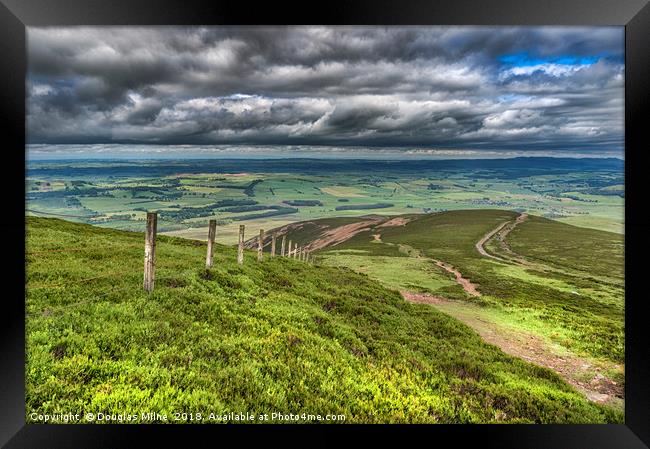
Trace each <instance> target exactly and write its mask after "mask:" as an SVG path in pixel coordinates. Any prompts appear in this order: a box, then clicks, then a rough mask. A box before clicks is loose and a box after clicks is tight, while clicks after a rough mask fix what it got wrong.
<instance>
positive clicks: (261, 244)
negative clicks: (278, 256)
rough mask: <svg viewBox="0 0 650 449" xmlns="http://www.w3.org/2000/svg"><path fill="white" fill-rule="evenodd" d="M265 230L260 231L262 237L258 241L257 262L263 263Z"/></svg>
mask: <svg viewBox="0 0 650 449" xmlns="http://www.w3.org/2000/svg"><path fill="white" fill-rule="evenodd" d="M263 249H264V229H260V237H259V238H258V239H257V261H258V262H261V261H262V259H264V253H263V252H262V250H263Z"/></svg>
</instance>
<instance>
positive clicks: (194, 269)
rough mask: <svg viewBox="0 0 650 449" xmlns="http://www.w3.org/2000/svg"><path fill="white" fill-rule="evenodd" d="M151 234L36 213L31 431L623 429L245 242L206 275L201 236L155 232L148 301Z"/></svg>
mask: <svg viewBox="0 0 650 449" xmlns="http://www.w3.org/2000/svg"><path fill="white" fill-rule="evenodd" d="M506 215H507V214H506ZM487 220H488V221H490V222H494V221H496V220H497V217H492V218H488V219H487ZM430 225H431V224H425V225H423V228H422V229H423V230H424V229H426V228H427V227H429V226H430ZM396 229H397V228H396ZM479 231H480V229H478V228H477V229H475V230H473V231H471V232H470V231H469V230H468V231H467V232H468V235H469V234H471V236H472V237H474V235H475V234H477V233H480V232H479ZM386 238H390V239H391V240H395V241H396V242H397V241H399V239H401V238H402V237H400V234H399V233H395V234H394V235H391V236H390V237H389V236H388V235H386ZM143 240H144V239H143V235H142V234H141V233H129V232H124V231H117V230H108V229H100V228H97V227H93V226H89V225H84V224H74V223H70V222H66V221H62V220H58V219H46V218H32V217H28V218H27V298H26V313H27V322H26V337H27V357H26V414H27V417H26V419H27V421H28V422H31V421H30V414H31V413H32V412H37V413H65V412H69V411H74V412H79V413H81V414H85V413H87V412H92V413H95V414H96V413H99V412H102V413H113V414H117V413H121V414H139V413H142V412H157V413H167V414H169V415H172V414H173V413H174V412H187V413H194V414H196V413H202V414H203V415H204V416H205V415H207V414H209V413H215V414H225V413H229V412H233V413H239V412H244V413H246V412H248V413H255V414H260V413H269V414H270V413H273V412H281V413H294V414H296V413H303V412H305V413H311V414H321V415H325V414H328V413H331V414H345V415H346V422H430V423H469V422H473V423H478V422H481V423H485V422H531V423H532V422H537V423H564V422H570V423H603V422H622V419H623V417H622V413H620V412H617V411H615V410H613V409H611V408H609V407H606V406H602V405H598V404H594V403H592V402H589V401H587V400H586V399H585V398H584V397H583V396H582V395H581V394H580V393H578V392H577V391H576V390H575V389H574V388H573V387H571V386H570V385H568V384H567V383H565V382H564V381H563V380H562V379H561V378H560V377H559V376H558V375H557V374H555V373H554V372H552V371H551V370H549V369H545V368H541V367H538V366H536V365H533V364H530V363H527V362H524V361H522V360H520V359H518V358H515V357H512V356H509V355H507V354H505V353H504V352H502V351H501V350H500V349H498V348H497V347H495V346H492V345H489V344H486V343H484V342H483V340H482V339H481V338H480V336H479V335H478V334H477V333H475V332H474V331H473V330H472V329H471V328H469V327H468V326H465V325H463V324H462V323H460V322H459V321H457V320H455V319H454V318H452V317H450V316H448V315H446V314H444V313H441V312H439V311H437V310H436V309H435V308H432V307H429V306H427V305H421V304H411V303H408V302H406V301H404V300H403V299H402V297H401V296H400V295H399V293H398V292H396V291H394V290H389V289H387V288H386V287H384V286H382V285H381V284H380V283H378V282H376V281H374V280H373V279H371V278H370V277H369V276H366V275H362V274H357V273H354V272H353V271H351V270H349V269H345V268H333V267H326V266H311V265H308V264H305V263H301V262H298V261H294V260H289V259H285V258H275V259H270V258H268V257H267V258H266V259H265V260H264V261H263V262H261V263H258V262H257V261H256V260H255V254H254V253H253V252H250V253H249V252H247V254H246V260H245V264H244V265H243V266H238V265H237V264H236V263H235V260H236V257H235V250H234V248H230V247H224V246H220V245H217V249H216V251H215V267H214V268H213V269H211V270H209V271H208V270H205V269H204V267H203V264H204V257H205V256H204V253H205V245H204V244H203V243H201V242H196V241H189V240H184V239H178V238H171V237H159V238H158V244H157V268H156V270H157V272H156V275H157V281H156V289H155V291H154V292H153V293H152V294H151V295H147V294H146V293H144V291H143V290H142V288H141V283H142V263H143ZM400 254H401V253H400ZM451 254H452V252H451V250H450V255H451ZM455 256H456V257H458V258H459V260H460V258H462V257H464V256H463V253H462V251H461V252H459V253H458V254H455Z"/></svg>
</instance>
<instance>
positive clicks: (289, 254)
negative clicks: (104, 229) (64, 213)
mask: <svg viewBox="0 0 650 449" xmlns="http://www.w3.org/2000/svg"><path fill="white" fill-rule="evenodd" d="M60 215H61V214H60ZM155 215H156V214H155V213H148V214H147V218H148V226H147V232H145V242H144V243H145V244H144V246H143V245H142V244H126V245H110V244H109V245H107V246H105V247H103V248H102V251H110V250H114V251H115V250H123V249H133V248H140V249H143V250H144V256H145V257H144V275H142V274H140V275H138V277H140V276H142V277H140V279H143V283H141V284H140V286H141V287H142V285H143V284H144V289H143V290H144V291H146V292H148V293H151V291H153V285H154V279H155V281H156V282H159V283H161V282H162V283H166V282H169V281H172V280H176V279H175V278H171V277H170V278H167V277H164V276H163V277H160V276H156V277H154V269H155V268H156V265H159V264H156V263H155V249H156V242H155V240H156V223H157V219H156V217H155ZM209 226H210V228H212V230H211V231H210V232H209V234H208V239H209V240H210V239H211V242H209V245H208V255H207V257H206V265H205V267H206V268H211V267H212V257H213V253H212V249H211V246H212V244H213V243H214V236H215V232H216V229H215V226H216V223H215V222H214V220H211V221H210V225H209ZM262 236H264V231H262ZM243 237H244V225H241V227H240V243H239V250H238V251H239V252H242V254H243V247H244V239H243ZM276 237H277V235H274V234H271V238H270V239H269V240H268V241H264V240H265V239H263V240H262V241H261V244H260V239H259V238H254V239H251V240H250V241H249V242H246V244H247V246H253V248H251V249H255V247H257V250H258V260H260V257H259V254H260V253H261V251H262V250H263V249H264V248H267V247H269V246H271V247H274V249H276V251H277V250H278V245H273V243H274V240H275V239H276ZM275 243H279V242H278V241H277V240H276V242H275ZM195 248H196V249H202V250H203V248H204V247H203V246H202V245H201V246H195ZM94 249H96V247H94V246H88V247H83V248H79V247H71V248H70V247H68V248H60V247H57V248H45V249H40V248H39V249H38V250H36V251H30V250H28V251H27V252H26V254H27V256H34V257H36V256H43V255H47V254H61V253H70V254H79V253H81V252H88V253H89V255H91V254H93V250H94ZM298 251H300V253H299V254H300V255H299V256H298ZM266 254H268V253H266ZM274 256H279V257H282V256H284V257H285V258H293V259H296V260H301V261H304V262H311V261H312V260H313V259H310V258H309V256H310V254H309V251H307V250H306V249H305V248H304V247H301V248H298V246H297V245H296V246H294V247H293V249H292V248H287V251H286V253H284V254H274ZM169 257H176V256H174V255H171V254H170V255H169ZM174 260H176V259H174ZM198 260H200V259H198V258H197V261H198ZM131 262H133V261H131ZM29 263H35V261H33V260H31V261H29ZM238 263H243V257H242V259H241V262H240V258H239V256H238ZM172 265H173V264H172ZM95 268H98V267H95ZM157 268H158V269H163V270H165V269H177V267H173V268H172V266H169V267H164V266H163V267H161V266H158V267H157ZM197 268H198V267H197ZM89 269H93V267H92V266H89ZM136 273H137V271H134V270H133V269H130V270H125V269H121V270H113V271H110V272H104V273H101V274H98V275H95V276H90V277H83V278H73V279H64V280H59V281H56V282H40V283H30V282H29V281H27V283H26V285H25V288H26V292H27V294H28V295H29V292H32V291H34V292H38V291H48V290H51V291H56V290H65V289H73V288H77V287H78V286H80V285H83V284H89V283H93V282H94V281H98V280H100V279H110V278H116V279H117V277H120V278H121V279H122V280H123V279H124V278H126V277H132V276H134V275H135V274H136ZM67 275H68V276H74V275H73V274H72V273H68V274H67ZM140 282H142V281H140ZM134 289H136V287H135V286H134V285H133V284H131V282H128V285H126V286H123V287H120V286H118V285H113V286H111V287H110V288H109V289H108V290H101V291H96V290H95V291H93V292H92V293H91V294H90V295H89V297H88V298H87V299H83V300H81V301H75V302H73V303H69V304H64V305H59V306H54V307H47V308H45V310H43V311H41V312H39V313H40V314H44V313H45V312H46V311H47V312H49V313H54V312H55V311H56V312H58V311H61V310H67V309H69V308H71V307H77V306H79V305H83V304H88V303H92V302H94V301H96V300H98V299H102V298H105V297H106V296H108V295H110V294H113V293H120V292H123V291H126V290H131V291H137V290H134ZM143 290H139V291H141V292H142V291H143ZM39 313H34V312H28V313H27V315H29V316H33V315H38V314H39Z"/></svg>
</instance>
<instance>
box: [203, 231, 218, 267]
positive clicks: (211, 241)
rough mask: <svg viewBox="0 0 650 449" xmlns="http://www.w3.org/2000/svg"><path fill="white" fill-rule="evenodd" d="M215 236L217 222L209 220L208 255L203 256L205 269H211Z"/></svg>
mask: <svg viewBox="0 0 650 449" xmlns="http://www.w3.org/2000/svg"><path fill="white" fill-rule="evenodd" d="M215 235H217V220H210V223H209V224H208V254H207V255H206V256H205V268H210V267H212V255H213V252H214V237H215Z"/></svg>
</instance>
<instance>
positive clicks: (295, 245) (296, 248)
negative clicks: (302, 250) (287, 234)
mask: <svg viewBox="0 0 650 449" xmlns="http://www.w3.org/2000/svg"><path fill="white" fill-rule="evenodd" d="M293 258H294V259H297V258H298V243H297V242H296V243H294V244H293Z"/></svg>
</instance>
